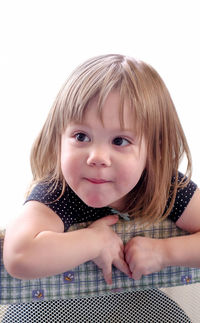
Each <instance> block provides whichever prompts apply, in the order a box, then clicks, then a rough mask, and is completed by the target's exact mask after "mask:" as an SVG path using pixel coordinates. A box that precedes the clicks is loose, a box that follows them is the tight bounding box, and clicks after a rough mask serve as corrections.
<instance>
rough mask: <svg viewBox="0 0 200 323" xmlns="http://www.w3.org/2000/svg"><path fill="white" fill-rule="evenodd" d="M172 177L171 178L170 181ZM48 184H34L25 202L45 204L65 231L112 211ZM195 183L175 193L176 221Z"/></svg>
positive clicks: (195, 186)
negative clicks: (90, 203) (60, 222)
mask: <svg viewBox="0 0 200 323" xmlns="http://www.w3.org/2000/svg"><path fill="white" fill-rule="evenodd" d="M182 178H183V174H181V173H179V178H178V180H179V181H181V179H182ZM173 181H174V179H173V178H172V182H173ZM49 189H50V184H47V183H40V184H38V185H36V186H35V187H34V188H33V190H32V192H31V193H30V195H29V196H28V198H27V199H26V201H25V203H26V202H28V201H38V202H41V203H44V204H45V205H47V206H48V207H49V208H50V209H52V210H53V211H54V212H55V213H56V214H57V215H58V216H59V217H60V218H61V220H62V221H63V223H64V228H65V231H67V230H68V228H69V227H70V226H71V225H73V224H75V223H81V222H88V221H95V220H98V219H100V218H102V217H104V216H106V215H109V214H112V213H113V211H112V209H111V208H109V207H103V208H93V207H90V206H87V205H86V204H85V203H84V202H83V201H82V200H81V199H80V198H79V197H78V196H77V195H76V194H75V193H74V192H73V191H72V190H71V188H70V187H69V186H67V187H66V189H65V192H64V194H63V195H62V196H61V197H60V195H61V191H62V186H61V185H60V186H58V188H57V189H56V190H55V191H54V192H50V193H49V191H50V190H49ZM196 189H197V185H196V184H195V183H194V182H192V181H190V182H189V183H188V185H187V186H186V187H184V188H182V189H179V191H178V192H177V195H176V199H175V203H174V206H173V209H172V211H171V213H170V215H169V218H170V219H171V220H172V221H174V222H176V221H177V220H178V219H179V217H180V216H181V214H182V213H183V211H184V209H185V208H186V206H187V205H188V203H189V201H190V200H191V198H192V196H193V194H194V192H195V190H196ZM169 203H170V199H169V200H168V201H167V204H166V208H167V207H168V206H169Z"/></svg>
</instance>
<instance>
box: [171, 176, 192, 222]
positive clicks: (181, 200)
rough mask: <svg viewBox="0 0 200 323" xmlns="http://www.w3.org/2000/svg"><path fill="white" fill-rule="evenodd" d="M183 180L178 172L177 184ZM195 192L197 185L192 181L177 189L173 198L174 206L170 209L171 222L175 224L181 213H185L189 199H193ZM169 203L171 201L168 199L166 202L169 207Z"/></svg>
mask: <svg viewBox="0 0 200 323" xmlns="http://www.w3.org/2000/svg"><path fill="white" fill-rule="evenodd" d="M183 178H184V175H183V174H182V173H181V172H179V173H178V183H180V182H181V181H182V180H183ZM173 182H174V177H173V178H172V184H173ZM196 190H197V185H196V184H195V183H194V182H193V181H192V180H190V181H189V182H188V183H187V185H185V186H183V187H180V188H178V190H177V193H176V197H175V202H174V206H173V208H172V211H171V213H170V214H169V218H170V219H171V220H172V221H173V222H177V221H178V219H179V218H180V217H181V216H182V215H183V212H184V211H185V209H186V208H187V206H188V204H189V203H190V201H191V199H192V198H193V196H194V193H195V192H196ZM170 201H171V200H170V198H169V200H168V202H167V206H168V205H169V203H170Z"/></svg>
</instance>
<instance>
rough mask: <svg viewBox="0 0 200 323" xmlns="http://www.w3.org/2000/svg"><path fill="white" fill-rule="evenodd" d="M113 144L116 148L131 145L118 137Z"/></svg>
mask: <svg viewBox="0 0 200 323" xmlns="http://www.w3.org/2000/svg"><path fill="white" fill-rule="evenodd" d="M112 143H113V145H116V146H127V145H129V144H130V141H129V140H128V139H125V138H122V137H116V138H115V139H113V142H112Z"/></svg>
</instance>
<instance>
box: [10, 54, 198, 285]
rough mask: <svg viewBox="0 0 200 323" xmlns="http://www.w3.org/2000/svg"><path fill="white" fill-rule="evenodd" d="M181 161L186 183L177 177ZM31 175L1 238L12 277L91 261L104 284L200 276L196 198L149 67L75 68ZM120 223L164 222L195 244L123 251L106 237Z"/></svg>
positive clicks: (93, 63)
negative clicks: (158, 274) (173, 273)
mask: <svg viewBox="0 0 200 323" xmlns="http://www.w3.org/2000/svg"><path fill="white" fill-rule="evenodd" d="M184 154H185V156H186V158H187V161H188V164H187V172H186V175H187V177H186V175H183V174H181V173H180V172H179V171H178V166H179V163H180V160H181V158H182V156H183V155H184ZM31 166H32V172H33V182H32V185H31V189H30V192H29V195H28V197H27V199H26V203H25V204H24V206H23V208H22V211H21V215H20V216H19V218H17V220H16V221H15V222H14V223H13V224H11V225H10V226H9V227H8V228H7V232H6V236H5V244H4V263H5V266H6V268H7V270H8V272H9V273H10V274H11V275H12V276H14V277H18V278H21V279H31V278H37V277H44V276H49V275H55V274H59V273H62V272H65V271H67V270H69V269H72V268H74V267H76V266H78V265H80V264H81V263H84V262H86V261H89V260H92V261H94V262H95V263H96V264H97V266H99V267H100V268H102V270H103V275H104V278H105V280H106V282H107V283H108V284H110V283H111V273H112V265H114V266H116V267H117V268H118V269H119V270H121V271H122V272H124V273H125V274H127V275H128V276H129V277H132V278H133V279H139V278H140V277H141V276H142V275H146V274H150V273H152V272H155V271H159V270H161V269H162V268H164V267H165V266H170V265H172V266H176V265H177V266H191V267H200V233H199V231H200V192H199V190H198V189H197V186H196V184H194V183H193V182H192V181H191V158H190V152H189V148H188V145H187V141H186V138H185V136H184V133H183V130H182V127H181V124H180V121H179V119H178V116H177V113H176V110H175V108H174V104H173V102H172V99H171V97H170V95H169V93H168V90H167V88H166V86H165V84H164V83H163V81H162V79H161V78H160V76H159V75H158V73H157V72H156V71H155V70H154V69H153V68H152V67H151V66H149V65H147V64H145V63H143V62H140V61H136V60H134V59H133V58H130V57H126V56H122V55H104V56H99V57H95V58H92V59H90V60H88V61H86V62H85V63H84V64H82V65H80V66H79V67H78V68H77V69H76V70H75V71H74V72H73V74H72V75H71V76H70V77H69V79H68V80H67V82H66V83H65V85H64V86H63V88H62V89H61V91H60V92H59V94H58V96H57V98H56V100H55V103H54V105H53V107H52V109H51V110H50V112H49V115H48V117H47V120H46V122H45V124H44V126H43V128H42V130H41V132H40V134H39V136H38V138H37V139H36V141H35V143H34V145H33V149H32V154H31ZM116 214H118V215H116ZM124 214H125V216H126V217H134V218H137V219H139V220H140V221H143V222H147V223H153V222H155V221H159V220H161V219H165V218H167V217H168V218H170V219H171V220H172V221H174V222H175V223H176V225H177V226H178V227H180V228H182V229H183V230H187V231H188V232H190V233H192V234H191V235H186V236H181V237H173V238H169V239H151V238H146V237H134V238H132V239H131V240H130V241H129V242H128V243H127V244H126V245H125V246H124V245H123V242H122V240H121V239H120V237H119V236H118V235H117V234H116V233H115V232H114V231H113V229H112V225H113V224H115V223H116V222H117V221H118V217H119V216H120V215H122V216H124ZM87 221H92V224H91V225H89V226H88V227H87V228H84V229H81V230H77V231H73V232H67V231H68V228H69V226H71V225H72V224H74V223H79V222H87Z"/></svg>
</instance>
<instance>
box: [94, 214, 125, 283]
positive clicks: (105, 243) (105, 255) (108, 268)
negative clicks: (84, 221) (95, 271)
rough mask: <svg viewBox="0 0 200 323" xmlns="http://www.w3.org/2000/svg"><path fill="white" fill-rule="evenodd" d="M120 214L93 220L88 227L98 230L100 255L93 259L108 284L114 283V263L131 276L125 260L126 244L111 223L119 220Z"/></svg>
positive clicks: (97, 241)
mask: <svg viewBox="0 0 200 323" xmlns="http://www.w3.org/2000/svg"><path fill="white" fill-rule="evenodd" d="M118 219H119V218H118V216H116V215H109V216H106V217H104V218H102V219H100V220H97V221H95V222H93V223H92V224H91V225H90V226H89V227H88V228H90V229H92V230H93V231H94V232H96V235H97V240H96V241H95V242H94V243H97V244H99V246H100V250H99V255H98V257H96V258H95V259H93V261H94V262H95V264H96V265H97V266H98V267H99V268H101V269H102V270H103V275H104V279H105V281H106V282H107V284H112V265H114V266H115V267H117V268H118V269H119V270H120V271H122V272H123V273H125V274H126V275H128V276H129V277H131V272H130V270H129V267H128V265H127V264H126V262H125V260H124V244H123V242H122V240H121V238H120V237H119V236H118V235H117V234H116V233H115V232H114V231H113V229H112V228H111V225H113V224H115V223H116V222H117V221H118Z"/></svg>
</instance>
